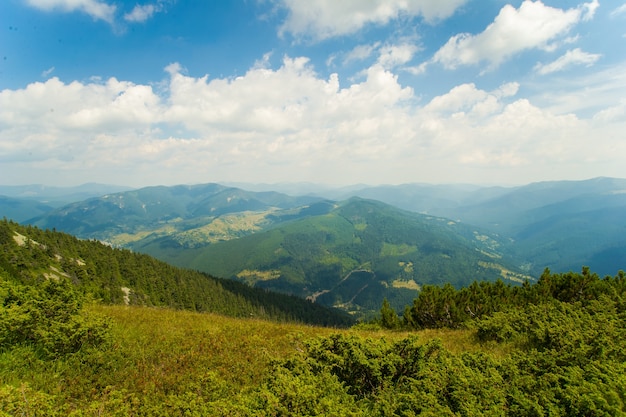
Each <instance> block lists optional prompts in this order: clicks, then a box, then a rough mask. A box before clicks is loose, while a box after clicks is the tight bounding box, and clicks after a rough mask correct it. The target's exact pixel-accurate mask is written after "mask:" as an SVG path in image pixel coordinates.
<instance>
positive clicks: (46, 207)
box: [0, 183, 131, 222]
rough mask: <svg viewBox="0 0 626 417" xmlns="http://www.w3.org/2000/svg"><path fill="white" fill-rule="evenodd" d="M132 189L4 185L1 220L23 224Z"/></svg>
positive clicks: (118, 187) (92, 186) (1, 196)
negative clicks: (74, 203)
mask: <svg viewBox="0 0 626 417" xmlns="http://www.w3.org/2000/svg"><path fill="white" fill-rule="evenodd" d="M130 189H131V188H130V187H123V186H118V185H105V184H94V183H92V184H83V185H79V186H77V187H49V186H45V185H40V184H32V185H0V217H6V218H8V219H12V220H15V221H18V222H23V221H26V220H28V219H31V218H33V217H38V216H42V215H44V214H46V213H49V212H51V211H52V210H54V209H55V208H58V207H61V206H64V205H66V204H70V203H73V202H76V201H83V200H86V199H88V198H92V197H98V196H101V195H104V194H107V193H113V192H120V191H127V190H130Z"/></svg>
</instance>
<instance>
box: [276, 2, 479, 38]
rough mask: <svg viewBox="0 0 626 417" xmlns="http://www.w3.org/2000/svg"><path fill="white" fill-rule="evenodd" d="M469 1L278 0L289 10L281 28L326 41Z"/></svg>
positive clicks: (434, 14)
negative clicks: (367, 26)
mask: <svg viewBox="0 0 626 417" xmlns="http://www.w3.org/2000/svg"><path fill="white" fill-rule="evenodd" d="M466 2H467V0H446V1H440V0H370V1H362V0H342V1H333V0H317V1H300V0H277V3H278V4H279V6H280V7H282V8H284V9H286V10H287V19H286V20H285V22H284V23H283V24H282V25H281V27H280V28H279V34H280V35H281V36H282V35H284V34H286V33H290V34H292V35H294V36H296V37H298V36H304V37H308V38H311V39H314V40H323V39H328V38H332V37H336V36H343V35H348V34H351V33H355V32H357V31H359V30H361V29H362V28H363V27H365V26H366V25H369V24H377V25H384V24H387V23H389V22H390V21H392V20H394V19H398V18H400V17H403V16H409V17H415V16H422V17H423V18H424V19H425V20H427V21H435V20H438V19H445V18H447V17H449V16H451V15H452V14H453V13H454V12H455V11H456V10H457V9H458V8H459V7H460V6H461V5H463V4H465V3H466Z"/></svg>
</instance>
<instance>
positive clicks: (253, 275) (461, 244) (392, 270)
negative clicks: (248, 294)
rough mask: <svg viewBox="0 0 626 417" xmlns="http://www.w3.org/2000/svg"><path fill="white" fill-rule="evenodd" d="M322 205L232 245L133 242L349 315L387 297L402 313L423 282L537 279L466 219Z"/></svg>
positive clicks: (356, 203) (369, 205) (378, 206)
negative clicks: (305, 298) (464, 220)
mask: <svg viewBox="0 0 626 417" xmlns="http://www.w3.org/2000/svg"><path fill="white" fill-rule="evenodd" d="M316 210H317V211H318V213H319V214H313V213H310V215H308V216H298V217H297V218H295V219H289V218H286V219H284V220H287V221H284V222H282V223H276V224H275V225H274V226H273V227H272V228H270V229H269V230H265V231H260V232H257V233H255V234H252V235H249V236H245V237H241V238H239V239H233V240H229V241H225V242H218V243H213V244H209V245H205V246H200V247H189V246H186V245H184V244H181V242H180V240H179V239H177V238H176V236H175V235H171V236H166V237H163V238H160V239H155V240H150V241H148V242H147V243H144V242H142V241H138V242H135V243H134V244H133V245H132V247H133V248H134V249H135V250H138V251H142V252H146V253H148V254H151V255H153V256H155V257H157V258H159V259H163V260H166V261H168V262H170V263H173V264H176V265H185V266H187V267H190V268H193V269H198V270H201V271H205V272H208V273H211V274H213V275H216V276H221V277H230V278H234V279H236V280H240V281H244V282H247V283H249V284H251V285H254V286H256V287H261V288H267V289H270V290H273V291H281V292H286V293H289V294H295V295H299V296H302V297H310V298H312V299H315V300H316V301H317V302H321V303H323V304H327V305H332V306H339V307H342V308H345V309H347V310H350V311H359V310H361V311H362V310H366V311H367V310H376V309H378V308H379V307H380V305H381V303H382V300H383V298H385V297H387V298H388V299H389V301H390V302H391V303H392V305H394V306H395V307H396V308H400V309H402V308H403V307H404V305H407V304H410V303H411V302H412V300H413V298H415V296H416V295H417V290H418V289H419V288H420V286H422V285H424V284H443V283H452V284H453V285H456V286H462V285H466V284H469V283H470V282H472V281H474V280H495V279H497V278H504V279H511V280H514V281H517V282H521V281H522V280H524V279H527V278H530V277H528V276H524V275H523V274H522V271H521V270H520V269H518V268H516V267H515V266H514V264H513V263H512V262H511V261H510V260H507V259H506V258H503V257H502V253H501V252H500V247H501V246H502V245H503V244H504V242H502V241H500V240H499V239H498V237H497V236H491V235H488V234H485V233H484V232H481V231H479V230H477V229H476V228H472V227H470V226H467V225H464V224H459V223H455V222H452V221H450V220H447V219H443V218H438V217H433V216H428V215H423V214H417V213H411V212H408V211H404V210H400V209H397V208H395V207H392V206H389V205H387V204H384V203H380V202H376V201H372V200H363V199H358V198H354V199H350V200H348V201H344V202H341V203H337V204H332V203H330V202H321V203H318V204H317V207H316Z"/></svg>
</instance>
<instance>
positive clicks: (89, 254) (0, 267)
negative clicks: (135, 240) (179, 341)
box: [0, 220, 351, 326]
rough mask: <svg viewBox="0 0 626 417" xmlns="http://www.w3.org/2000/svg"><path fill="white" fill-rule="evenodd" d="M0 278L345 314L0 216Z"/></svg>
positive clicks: (149, 301)
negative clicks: (56, 282) (69, 283)
mask: <svg viewBox="0 0 626 417" xmlns="http://www.w3.org/2000/svg"><path fill="white" fill-rule="evenodd" d="M0 279H7V280H15V281H19V282H21V283H24V284H29V285H38V283H40V282H41V281H43V280H46V279H48V280H60V279H69V280H70V281H71V282H72V283H73V284H74V285H75V287H76V288H77V289H78V290H79V291H80V292H82V293H84V294H88V295H90V296H91V297H94V298H96V299H100V300H102V301H103V302H104V303H108V304H126V305H148V306H159V307H172V308H179V309H186V310H192V311H203V312H214V313H219V314H224V315H228V316H234V317H251V316H254V317H259V318H265V319H272V320H281V321H299V322H305V323H311V324H324V325H334V326H338V325H346V324H349V323H351V320H350V318H349V317H347V316H345V315H344V314H340V313H339V312H336V311H332V310H329V309H326V308H323V307H322V306H320V305H315V304H313V303H310V302H306V301H305V300H302V299H300V298H297V297H290V296H286V295H283V294H276V293H270V292H267V291H263V290H258V289H254V288H251V287H249V286H246V285H244V284H241V283H237V282H235V281H231V280H220V279H217V278H214V277H211V276H209V275H207V274H202V273H199V272H196V271H190V270H187V269H180V268H176V267H173V266H171V265H168V264H165V263H164V262H161V261H158V260H156V259H154V258H151V257H149V256H147V255H143V254H137V253H133V252H130V251H128V250H120V249H113V248H111V247H108V246H105V245H103V244H101V243H99V242H95V241H87V240H79V239H77V238H75V237H72V236H70V235H67V234H64V233H59V232H54V231H50V230H46V231H43V230H41V229H38V228H34V227H25V226H20V225H18V224H17V223H14V222H10V221H7V220H2V221H0Z"/></svg>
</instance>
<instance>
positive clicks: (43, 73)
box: [41, 67, 54, 78]
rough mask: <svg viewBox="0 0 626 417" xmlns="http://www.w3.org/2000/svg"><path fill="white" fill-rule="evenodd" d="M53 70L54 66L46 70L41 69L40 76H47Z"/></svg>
mask: <svg viewBox="0 0 626 417" xmlns="http://www.w3.org/2000/svg"><path fill="white" fill-rule="evenodd" d="M53 72H54V67H50V68H48V69H47V70H45V71H42V72H41V76H42V77H43V78H48V76H49V75H50V74H52V73H53Z"/></svg>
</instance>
